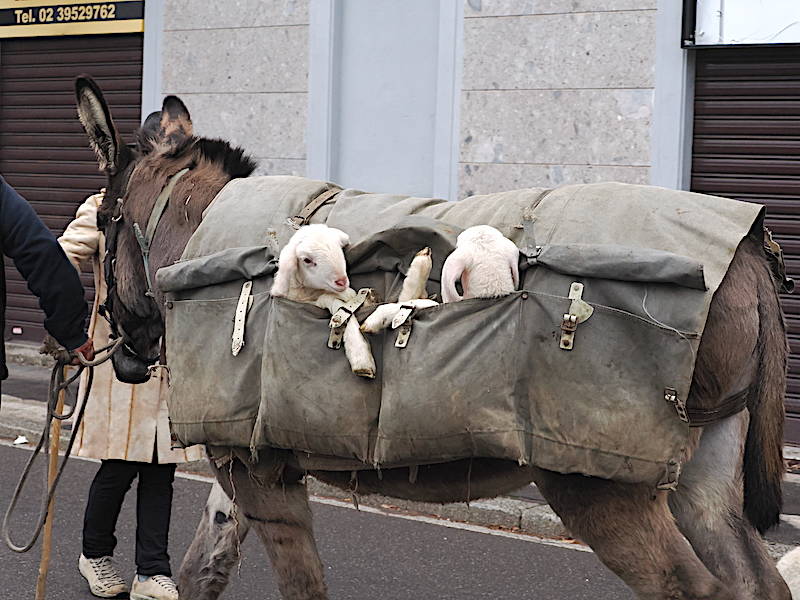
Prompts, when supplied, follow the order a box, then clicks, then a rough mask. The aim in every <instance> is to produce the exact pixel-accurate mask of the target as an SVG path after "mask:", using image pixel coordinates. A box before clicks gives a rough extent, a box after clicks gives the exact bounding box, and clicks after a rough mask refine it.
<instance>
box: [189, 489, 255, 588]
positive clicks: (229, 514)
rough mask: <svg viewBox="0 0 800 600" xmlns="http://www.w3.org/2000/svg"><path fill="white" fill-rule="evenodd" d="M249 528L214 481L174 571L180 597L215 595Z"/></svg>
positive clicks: (236, 559) (225, 581)
mask: <svg viewBox="0 0 800 600" xmlns="http://www.w3.org/2000/svg"><path fill="white" fill-rule="evenodd" d="M249 529H250V525H249V524H248V522H247V519H246V518H245V517H244V516H243V515H242V514H241V513H240V511H239V509H238V508H237V507H236V505H235V504H234V503H233V502H231V500H230V498H228V495H227V494H226V493H225V492H224V491H223V490H222V487H221V486H220V485H219V483H214V485H213V486H212V488H211V493H210V494H209V495H208V501H207V502H206V507H205V510H204V511H203V516H202V517H201V519H200V523H199V524H198V525H197V530H196V531H195V534H194V539H193V540H192V543H191V545H190V546H189V549H188V550H187V551H186V554H185V555H184V557H183V562H182V563H181V568H180V571H179V572H178V589H179V590H180V593H181V597H182V598H192V599H193V600H216V599H217V598H219V595H220V594H221V593H222V592H223V590H224V589H225V586H227V585H228V581H229V580H230V577H231V573H233V570H234V568H235V567H236V566H237V565H238V564H239V560H240V558H241V553H240V548H241V543H242V541H244V538H245V536H247V532H248V530H249Z"/></svg>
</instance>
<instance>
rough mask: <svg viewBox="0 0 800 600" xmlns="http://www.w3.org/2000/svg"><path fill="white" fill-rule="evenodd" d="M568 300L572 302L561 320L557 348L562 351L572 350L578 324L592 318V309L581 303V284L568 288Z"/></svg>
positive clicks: (585, 303)
mask: <svg viewBox="0 0 800 600" xmlns="http://www.w3.org/2000/svg"><path fill="white" fill-rule="evenodd" d="M568 297H569V299H570V300H572V302H571V303H570V306H569V312H568V313H564V316H563V317H562V319H561V341H560V342H559V345H558V347H559V348H561V349H562V350H572V348H573V346H574V344H575V332H576V331H577V329H578V324H579V323H583V322H584V321H586V320H587V319H588V318H589V317H591V316H592V313H593V312H594V308H592V306H591V305H590V304H588V303H587V302H584V301H583V299H582V298H583V284H582V283H578V282H577V281H574V282H572V285H570V286H569V296H568Z"/></svg>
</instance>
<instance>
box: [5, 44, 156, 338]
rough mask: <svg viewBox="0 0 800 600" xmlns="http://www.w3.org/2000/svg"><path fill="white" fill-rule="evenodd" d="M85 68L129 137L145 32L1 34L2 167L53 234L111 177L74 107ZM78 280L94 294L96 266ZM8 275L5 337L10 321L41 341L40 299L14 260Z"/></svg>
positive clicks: (137, 105)
mask: <svg viewBox="0 0 800 600" xmlns="http://www.w3.org/2000/svg"><path fill="white" fill-rule="evenodd" d="M81 73H89V74H91V75H92V76H93V77H95V78H96V79H97V82H98V83H99V85H100V87H101V88H102V89H103V92H104V95H105V98H106V100H107V101H108V103H109V105H110V107H111V112H112V114H113V115H114V118H115V124H116V126H117V128H118V129H119V131H120V133H121V135H122V136H123V139H124V140H126V141H130V139H131V134H132V132H133V130H134V129H135V128H136V127H137V126H138V125H139V119H140V112H141V108H140V107H141V88H142V35H141V34H120V35H89V36H81V37H77V36H76V37H70V36H62V37H53V38H25V39H5V40H2V41H0V173H2V174H3V176H4V177H5V178H6V180H7V181H8V182H9V183H10V184H11V185H12V186H14V188H15V189H16V190H17V191H18V192H19V193H20V194H22V195H23V196H24V197H25V198H26V199H27V200H28V201H29V202H30V203H31V205H32V206H33V208H34V209H35V210H36V212H37V213H38V214H39V216H40V217H41V219H42V221H43V222H44V223H45V224H46V225H47V226H48V227H49V228H50V229H51V231H52V232H53V233H54V234H55V235H60V234H61V233H62V231H63V230H64V228H65V227H66V226H67V224H68V223H69V222H70V221H71V220H72V218H73V216H74V215H75V210H76V209H77V207H78V205H79V204H80V203H81V202H83V200H84V199H85V198H86V197H87V196H89V195H90V194H93V193H96V192H97V190H98V189H99V188H100V187H102V186H104V185H105V184H106V180H105V177H104V176H103V175H101V173H100V172H99V171H98V168H97V161H96V160H95V156H94V153H93V152H92V151H91V150H90V149H89V142H88V140H87V139H86V134H85V133H84V132H83V128H82V127H81V125H80V123H79V122H78V118H77V113H76V110H75V99H74V91H73V89H74V88H73V86H74V79H75V77H76V76H77V75H79V74H81ZM7 262H8V263H10V261H7ZM81 280H82V281H83V283H84V286H85V287H87V300H90V299H91V297H92V294H93V290H92V289H91V287H92V283H93V282H92V275H91V273H90V272H84V273H83V274H82V275H81ZM6 281H7V310H6V331H5V338H6V339H9V338H11V337H12V336H11V328H12V327H22V328H23V331H24V333H23V335H22V336H20V337H21V338H22V339H25V340H31V341H38V340H41V339H42V337H43V336H44V330H43V328H42V321H43V319H44V316H43V315H42V313H41V311H40V310H39V308H38V306H39V303H38V300H37V299H36V298H35V297H34V296H33V295H32V294H30V292H28V289H27V285H26V284H25V281H24V280H23V278H22V276H21V275H20V274H19V273H18V272H17V271H16V270H15V269H14V268H13V265H11V264H7V265H6ZM14 337H17V336H14ZM17 339H19V338H18V337H17Z"/></svg>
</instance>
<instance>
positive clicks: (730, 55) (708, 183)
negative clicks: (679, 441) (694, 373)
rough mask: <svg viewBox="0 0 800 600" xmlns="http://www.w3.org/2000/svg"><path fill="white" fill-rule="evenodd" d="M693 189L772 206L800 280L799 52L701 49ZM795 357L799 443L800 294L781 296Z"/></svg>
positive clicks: (792, 437) (789, 399)
mask: <svg viewBox="0 0 800 600" xmlns="http://www.w3.org/2000/svg"><path fill="white" fill-rule="evenodd" d="M696 65H697V70H696V81H695V103H694V112H695V115H694V148H693V156H692V158H693V161H692V190H694V191H697V192H704V193H707V194H717V195H720V196H728V197H730V198H738V199H741V200H750V201H753V202H760V203H763V204H766V205H767V226H768V227H769V228H770V229H772V231H773V232H774V234H775V237H776V239H777V240H778V242H779V243H780V244H781V246H783V249H784V252H785V253H786V265H787V268H788V271H789V276H790V277H793V278H795V279H796V280H799V281H800V48H798V47H793V46H773V47H767V48H720V49H706V50H699V51H697V61H696ZM782 301H783V309H784V312H785V313H786V323H787V326H788V333H789V345H790V347H791V357H790V364H789V385H788V389H787V393H786V410H787V416H788V420H787V428H786V437H787V441H790V442H793V443H800V293H798V294H795V295H792V296H785V297H783V298H782Z"/></svg>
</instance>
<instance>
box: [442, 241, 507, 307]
mask: <svg viewBox="0 0 800 600" xmlns="http://www.w3.org/2000/svg"><path fill="white" fill-rule="evenodd" d="M459 279H460V280H461V288H462V290H463V291H464V295H463V296H460V295H459V294H458V292H457V291H456V281H458V280H459ZM518 285H519V249H518V248H517V246H516V245H515V244H514V242H512V241H511V240H509V239H508V238H506V237H505V236H503V234H502V233H500V232H499V231H498V230H497V229H495V228H494V227H491V226H489V225H477V226H475V227H470V228H468V229H465V230H464V231H462V232H461V233H460V234H459V236H458V238H457V239H456V249H455V250H454V251H453V252H451V253H450V255H449V256H448V257H447V260H445V261H444V266H443V267H442V301H443V302H458V301H459V300H463V299H465V298H497V297H499V296H507V295H508V294H510V293H511V292H513V291H514V290H515V289H517V286H518Z"/></svg>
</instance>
